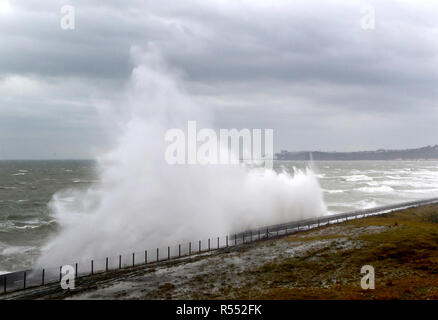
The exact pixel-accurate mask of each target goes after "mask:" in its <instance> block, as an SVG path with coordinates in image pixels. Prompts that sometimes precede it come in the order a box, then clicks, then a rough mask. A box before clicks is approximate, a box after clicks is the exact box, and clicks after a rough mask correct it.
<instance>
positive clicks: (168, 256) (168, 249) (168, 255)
mask: <svg viewBox="0 0 438 320" xmlns="http://www.w3.org/2000/svg"><path fill="white" fill-rule="evenodd" d="M167 260H170V247H167Z"/></svg>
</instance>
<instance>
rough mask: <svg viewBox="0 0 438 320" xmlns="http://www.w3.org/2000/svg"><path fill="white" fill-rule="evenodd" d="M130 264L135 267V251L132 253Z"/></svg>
mask: <svg viewBox="0 0 438 320" xmlns="http://www.w3.org/2000/svg"><path fill="white" fill-rule="evenodd" d="M132 266H133V267H135V253H134V252H133V253H132Z"/></svg>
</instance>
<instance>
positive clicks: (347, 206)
mask: <svg viewBox="0 0 438 320" xmlns="http://www.w3.org/2000/svg"><path fill="white" fill-rule="evenodd" d="M309 165H310V164H309V163H307V162H295V161H276V162H275V163H274V169H275V170H276V171H277V172H282V171H286V172H288V173H289V174H290V175H294V168H298V169H304V168H305V167H307V166H309ZM311 166H312V169H313V171H314V172H315V175H316V176H317V178H318V180H319V183H320V185H321V188H322V189H323V192H324V201H325V204H326V205H327V209H328V211H329V212H330V213H338V212H346V211H351V210H355V209H362V208H370V207H374V206H380V205H386V204H392V203H398V202H403V201H409V200H417V199H422V198H430V197H436V196H438V161H350V162H349V161H321V162H315V163H313V164H312V165H311ZM97 177H98V174H97V168H96V164H95V162H93V161H0V273H4V272H11V271H17V270H22V269H25V268H29V267H31V266H32V265H33V264H34V262H35V261H36V259H37V258H38V257H39V255H40V253H41V248H42V247H43V245H44V244H45V243H46V242H47V241H48V239H49V238H50V237H52V236H54V235H55V234H56V233H57V232H58V231H59V225H58V223H57V221H56V217H55V215H53V214H52V212H51V209H50V208H49V206H48V204H49V202H50V200H51V199H52V197H53V195H54V194H55V193H57V192H59V191H61V190H68V189H75V190H77V189H79V190H86V189H87V188H89V187H90V186H91V185H92V184H93V183H95V182H97V180H98V178H97ZM73 200H74V199H69V198H68V197H64V198H62V200H61V201H65V202H68V201H73ZM133 223H134V222H133ZM126 249H127V250H128V251H129V248H126Z"/></svg>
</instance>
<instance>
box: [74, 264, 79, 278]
mask: <svg viewBox="0 0 438 320" xmlns="http://www.w3.org/2000/svg"><path fill="white" fill-rule="evenodd" d="M77 277H78V263H77V262H76V263H75V278H77Z"/></svg>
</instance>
